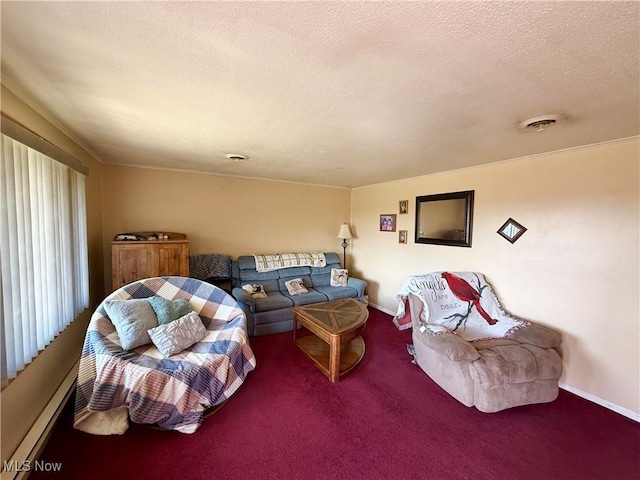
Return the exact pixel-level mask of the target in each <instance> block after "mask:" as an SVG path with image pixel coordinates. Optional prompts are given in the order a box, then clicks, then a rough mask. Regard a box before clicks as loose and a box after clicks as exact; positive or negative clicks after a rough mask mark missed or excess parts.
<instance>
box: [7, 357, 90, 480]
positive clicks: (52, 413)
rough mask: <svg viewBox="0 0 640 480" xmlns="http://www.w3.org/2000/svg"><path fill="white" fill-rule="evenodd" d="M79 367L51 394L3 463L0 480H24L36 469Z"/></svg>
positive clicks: (71, 388)
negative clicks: (36, 417) (13, 450)
mask: <svg viewBox="0 0 640 480" xmlns="http://www.w3.org/2000/svg"><path fill="white" fill-rule="evenodd" d="M79 365H80V360H78V361H77V362H76V364H75V365H74V366H73V368H72V369H71V370H70V371H69V373H68V374H67V376H66V377H65V378H64V380H63V381H62V384H61V385H60V387H58V390H56V392H55V393H54V394H53V397H52V398H51V400H50V401H49V403H48V404H47V406H46V407H45V408H44V410H43V411H42V413H41V414H40V416H39V417H38V419H37V420H36V421H35V423H34V424H33V426H32V427H31V429H30V430H29V432H28V433H27V435H26V436H25V437H24V439H23V440H22V442H21V443H20V445H19V446H18V448H17V449H16V451H15V452H14V454H13V455H12V456H11V458H10V459H9V460H7V461H6V462H5V465H3V467H2V473H1V474H0V480H24V479H26V478H27V477H28V476H29V472H30V470H31V469H32V468H34V467H36V461H37V458H38V456H39V455H40V453H41V451H42V449H43V448H44V446H45V445H46V442H47V440H48V439H49V435H51V431H52V430H53V427H54V426H55V424H56V421H57V420H58V417H59V416H60V414H61V413H62V410H63V408H64V406H65V405H66V404H67V401H68V400H69V397H71V394H72V393H73V387H74V386H75V384H76V377H77V376H78V366H79Z"/></svg>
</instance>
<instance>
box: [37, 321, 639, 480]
mask: <svg viewBox="0 0 640 480" xmlns="http://www.w3.org/2000/svg"><path fill="white" fill-rule="evenodd" d="M410 335H411V333H410V331H403V332H399V331H398V330H396V329H395V327H394V326H393V324H392V322H391V317H389V316H388V315H386V314H384V313H381V312H379V311H377V310H371V316H370V320H369V324H368V325H367V329H366V330H365V332H364V335H363V336H364V339H365V343H366V348H367V351H366V354H365V358H364V359H363V361H362V363H361V364H360V366H358V368H357V369H356V370H355V371H354V372H353V373H352V374H351V375H349V376H347V377H346V378H344V379H343V380H342V381H340V383H338V384H330V383H329V382H328V380H327V379H326V377H324V375H322V374H321V373H320V371H318V370H317V369H316V368H315V367H314V366H313V365H312V364H311V361H310V360H308V359H307V358H306V357H305V356H304V355H303V354H302V352H300V351H298V350H297V349H295V348H294V347H293V346H292V344H291V334H290V333H283V334H278V335H272V336H267V337H257V338H252V339H251V345H252V347H253V349H254V352H255V354H256V358H257V361H258V366H257V368H256V370H254V371H253V372H251V373H250V374H249V377H248V378H247V381H246V382H245V384H244V385H243V386H242V387H241V388H240V390H238V392H237V393H236V394H235V395H234V396H233V397H232V398H231V399H230V400H229V402H227V404H226V405H225V406H224V407H223V408H222V409H221V410H220V411H219V412H218V413H216V414H215V415H213V416H211V417H209V418H207V419H206V420H205V422H204V423H203V425H202V426H201V427H200V429H199V430H198V431H197V432H196V433H195V434H193V435H183V434H179V433H175V432H167V431H160V430H156V429H152V428H149V427H145V426H141V425H132V426H131V427H130V428H129V430H128V431H127V432H126V433H125V434H124V435H122V436H106V437H104V436H93V435H89V434H86V433H83V432H79V431H76V430H74V429H73V428H72V427H71V423H72V412H71V410H70V409H69V408H67V409H66V410H65V413H64V415H63V416H62V417H61V420H60V422H59V424H58V425H57V427H56V429H55V431H54V433H53V436H52V437H51V439H50V441H49V443H48V445H47V447H46V448H45V450H44V452H43V454H42V455H41V457H40V460H41V461H46V462H56V463H61V464H62V465H61V467H62V470H61V472H60V473H51V472H49V473H44V472H34V473H32V475H31V476H30V479H31V480H33V479H35V480H38V479H52V478H60V479H65V480H66V479H69V480H72V479H82V480H86V479H117V478H124V479H154V480H155V479H190V480H191V479H234V480H236V479H237V480H242V479H256V480H260V479H327V480H328V479H403V480H405V479H406V480H409V479H434V480H437V479H472V480H483V479H514V480H516V479H517V480H526V479H532V480H544V479H580V480H584V479H606V480H624V479H634V480H635V479H638V478H640V425H639V424H637V423H636V422H634V421H632V420H630V419H628V418H625V417H623V416H621V415H619V414H617V413H614V412H611V411H609V410H607V409H605V408H603V407H600V406H598V405H595V404H593V403H590V402H588V401H586V400H583V399H581V398H579V397H577V396H575V395H572V394H570V393H568V392H565V391H561V392H560V396H559V398H558V399H557V400H556V401H555V402H553V403H550V404H544V405H531V406H525V407H519V408H514V409H510V410H506V411H503V412H499V413H493V414H485V413H481V412H479V411H477V410H476V409H475V408H467V407H465V406H463V405H462V404H460V403H458V402H457V401H456V400H454V399H453V398H451V397H450V396H449V395H448V394H446V393H445V392H444V391H442V390H441V389H440V388H439V387H438V386H437V385H435V384H434V383H433V382H432V381H431V380H430V379H429V378H428V377H427V376H426V375H425V374H424V373H422V371H421V370H420V369H419V368H418V367H417V366H415V365H413V364H412V363H411V357H410V356H409V354H408V353H407V350H406V344H407V343H410V342H411V337H410Z"/></svg>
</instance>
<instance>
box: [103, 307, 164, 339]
mask: <svg viewBox="0 0 640 480" xmlns="http://www.w3.org/2000/svg"><path fill="white" fill-rule="evenodd" d="M104 309H105V310H106V311H107V315H108V316H109V320H111V323H113V326H114V327H116V331H117V332H118V338H119V339H120V345H122V348H123V350H133V349H134V348H136V347H139V346H141V345H146V344H147V343H151V338H150V337H149V334H148V333H147V330H149V329H150V328H154V327H157V326H158V319H157V318H156V314H155V313H154V311H153V308H151V306H150V305H149V302H147V301H146V299H131V300H105V302H104Z"/></svg>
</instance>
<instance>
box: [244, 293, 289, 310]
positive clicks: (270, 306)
mask: <svg viewBox="0 0 640 480" xmlns="http://www.w3.org/2000/svg"><path fill="white" fill-rule="evenodd" d="M298 296H300V295H298ZM255 302H256V304H255V310H254V311H255V312H256V313H259V312H269V311H271V310H278V309H280V308H291V307H293V305H294V303H293V300H292V299H291V297H285V296H284V295H283V294H282V293H280V292H269V296H268V297H267V298H256V299H255Z"/></svg>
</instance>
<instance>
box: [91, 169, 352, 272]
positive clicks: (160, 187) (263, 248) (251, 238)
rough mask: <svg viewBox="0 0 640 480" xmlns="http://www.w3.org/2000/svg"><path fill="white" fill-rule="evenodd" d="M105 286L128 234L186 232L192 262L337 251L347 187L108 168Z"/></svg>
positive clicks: (346, 213) (347, 200) (345, 216)
mask: <svg viewBox="0 0 640 480" xmlns="http://www.w3.org/2000/svg"><path fill="white" fill-rule="evenodd" d="M103 172H104V173H103V178H104V223H103V230H104V247H105V275H106V283H107V285H110V283H111V263H110V262H111V260H110V259H111V240H112V238H113V236H114V235H115V234H116V233H119V232H127V231H162V230H164V231H170V232H180V233H186V234H187V237H188V239H189V243H190V245H189V246H190V253H191V254H192V255H195V254H200V253H223V254H228V255H231V256H232V257H233V258H236V257H237V256H238V255H250V254H253V253H285V252H307V251H329V252H338V253H340V251H341V250H342V247H341V246H340V245H341V243H342V242H341V241H340V240H338V239H337V238H336V235H337V233H338V229H339V227H340V224H341V223H343V222H347V221H348V220H349V206H350V199H351V193H350V190H348V189H344V188H330V187H318V186H311V185H301V184H293V183H283V182H272V181H263V180H251V179H245V178H237V177H224V176H215V175H203V174H193V173H183V172H175V171H167V170H154V169H147V168H132V167H121V166H107V165H105V166H104V167H103Z"/></svg>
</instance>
